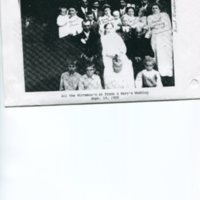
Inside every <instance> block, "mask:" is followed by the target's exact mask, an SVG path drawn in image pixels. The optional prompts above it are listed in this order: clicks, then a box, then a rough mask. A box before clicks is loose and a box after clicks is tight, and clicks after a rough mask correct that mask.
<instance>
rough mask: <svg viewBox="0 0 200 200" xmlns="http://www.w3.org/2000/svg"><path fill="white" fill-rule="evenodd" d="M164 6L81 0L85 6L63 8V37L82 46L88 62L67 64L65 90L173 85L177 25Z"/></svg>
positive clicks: (60, 19) (60, 25)
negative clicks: (174, 27) (113, 3)
mask: <svg viewBox="0 0 200 200" xmlns="http://www.w3.org/2000/svg"><path fill="white" fill-rule="evenodd" d="M164 2H165V3H166V1H159V0H154V1H151V2H150V0H141V1H140V2H139V3H138V4H134V3H130V2H126V1H125V0H119V8H118V9H112V7H111V5H109V4H108V3H106V4H104V5H103V6H102V8H101V3H102V2H101V1H93V2H88V0H81V1H80V5H79V7H77V5H73V4H72V5H69V6H68V8H67V7H65V6H62V7H60V14H59V16H58V17H57V26H58V35H59V38H60V40H63V41H64V40H65V38H68V39H69V38H70V39H71V41H72V42H74V43H75V44H77V45H80V47H81V49H82V54H81V55H79V56H80V57H81V58H83V62H82V65H81V70H80V69H78V66H77V62H76V61H72V62H70V63H67V72H64V73H63V74H62V75H61V81H60V90H92V89H126V88H127V89H131V88H135V87H136V88H142V87H162V86H173V85H174V72H173V49H172V25H171V20H170V17H169V14H168V13H167V12H166V11H165V12H163V9H162V7H163V6H165V5H166V4H165V3H164ZM89 5H90V6H89ZM100 8H101V9H100ZM77 56H78V55H77ZM66 57H67V55H66ZM80 71H81V72H82V73H80Z"/></svg>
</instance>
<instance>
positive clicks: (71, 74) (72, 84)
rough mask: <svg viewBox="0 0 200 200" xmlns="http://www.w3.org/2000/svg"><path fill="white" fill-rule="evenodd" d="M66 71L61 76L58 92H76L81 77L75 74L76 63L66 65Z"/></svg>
mask: <svg viewBox="0 0 200 200" xmlns="http://www.w3.org/2000/svg"><path fill="white" fill-rule="evenodd" d="M67 68H68V71H67V72H64V73H63V74H62V75H61V79H60V91H64V90H78V84H79V81H80V78H81V75H80V74H79V73H77V72H76V70H77V62H76V61H74V62H71V63H68V64H67Z"/></svg>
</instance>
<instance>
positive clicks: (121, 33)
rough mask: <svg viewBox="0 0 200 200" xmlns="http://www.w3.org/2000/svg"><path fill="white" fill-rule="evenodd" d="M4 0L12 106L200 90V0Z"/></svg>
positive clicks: (162, 96) (155, 97)
mask: <svg viewBox="0 0 200 200" xmlns="http://www.w3.org/2000/svg"><path fill="white" fill-rule="evenodd" d="M0 1H1V24H2V32H1V33H2V44H3V45H2V49H3V79H4V80H3V81H4V94H5V105H6V106H8V107H10V106H32V105H35V106H37V105H39V106H40V105H61V104H62V105H63V104H85V103H86V104H87V103H92V104H93V103H110V102H135V101H159V100H161V101H162V100H180V99H198V98H200V70H199V69H200V68H199V62H198V58H199V54H200V48H199V46H200V40H199V32H200V29H199V27H200V22H199V21H198V20H196V19H198V18H199V9H200V4H199V2H198V1H197V0H194V1H192V2H191V1H189V0H181V1H178V0H7V1H6V2H5V1H3V0H0ZM186 10H187V12H185V11H186ZM188 16H190V17H189V18H188ZM192 22H194V23H192Z"/></svg>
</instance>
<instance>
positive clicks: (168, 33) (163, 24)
mask: <svg viewBox="0 0 200 200" xmlns="http://www.w3.org/2000/svg"><path fill="white" fill-rule="evenodd" d="M148 26H149V31H150V35H151V45H152V49H153V51H154V54H155V58H156V61H157V65H158V71H159V72H160V74H161V76H163V77H164V76H168V77H172V76H173V49H172V26H171V21H170V18H169V16H168V14H167V13H160V14H158V15H150V16H149V17H148Z"/></svg>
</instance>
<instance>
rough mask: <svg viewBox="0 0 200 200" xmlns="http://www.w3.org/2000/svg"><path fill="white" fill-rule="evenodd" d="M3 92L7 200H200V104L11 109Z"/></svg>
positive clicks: (2, 184)
mask: <svg viewBox="0 0 200 200" xmlns="http://www.w3.org/2000/svg"><path fill="white" fill-rule="evenodd" d="M191 3H192V2H191ZM1 64H2V63H1ZM0 72H1V74H0V75H1V80H2V66H1V70H0ZM0 84H1V85H0V86H1V88H0V94H1V96H0V97H1V107H0V117H1V118H0V131H1V132H0V146H1V149H0V199H1V200H27V199H28V200H35V199H37V200H44V199H48V200H55V199H56V200H66V199H67V200H94V199H95V200H102V199H104V200H124V199H125V200H133V199H135V200H146V199H148V200H161V199H162V200H169V199H170V200H179V199H180V200H199V199H200V145H199V144H200V123H199V119H200V101H185V102H181V101H180V102H165V103H164V102H162V103H161V102H160V103H158V102H157V103H132V104H115V105H88V106H57V107H33V108H10V109H8V108H7V109H5V108H3V102H2V81H0Z"/></svg>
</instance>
